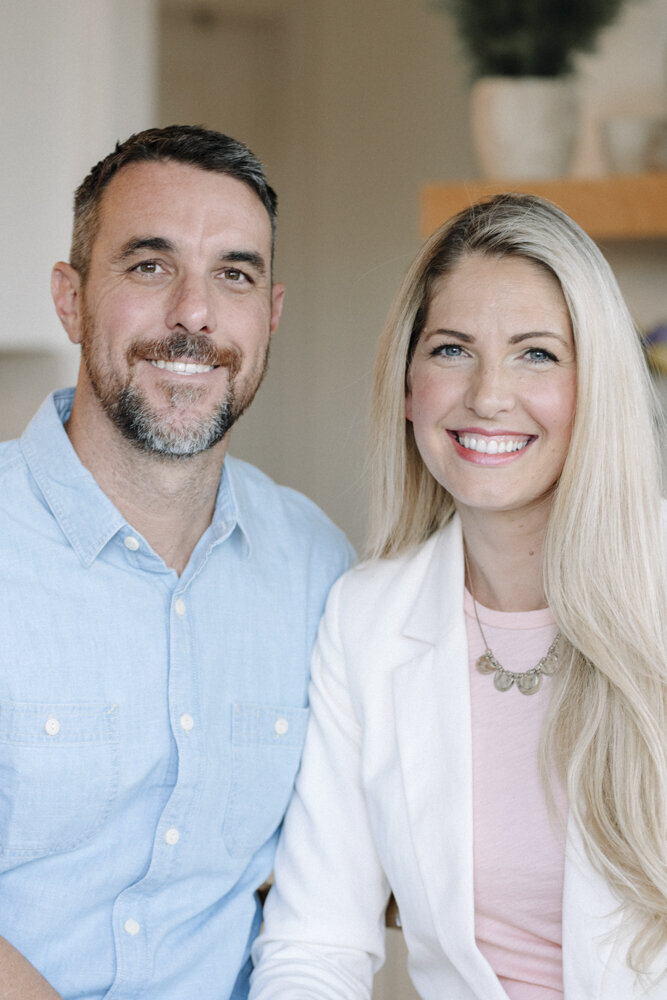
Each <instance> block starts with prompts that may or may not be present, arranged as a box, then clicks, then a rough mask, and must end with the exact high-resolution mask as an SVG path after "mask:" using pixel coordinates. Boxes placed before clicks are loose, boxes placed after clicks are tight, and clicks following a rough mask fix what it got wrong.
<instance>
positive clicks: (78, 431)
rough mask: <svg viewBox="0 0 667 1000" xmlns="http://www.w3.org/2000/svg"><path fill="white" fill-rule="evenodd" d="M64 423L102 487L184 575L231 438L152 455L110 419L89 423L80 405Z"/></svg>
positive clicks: (209, 508)
mask: <svg viewBox="0 0 667 1000" xmlns="http://www.w3.org/2000/svg"><path fill="white" fill-rule="evenodd" d="M65 429H66V431H67V434H68V436H69V438H70V441H71V443H72V446H73V448H74V450H75V451H76V453H77V455H78V457H79V459H80V461H81V462H82V464H83V465H84V466H85V467H86V468H87V469H88V471H89V472H90V473H91V475H92V476H93V478H94V479H95V481H96V483H97V485H98V486H99V487H100V489H101V490H102V491H103V492H104V493H105V494H106V495H107V496H108V497H109V499H110V500H111V502H112V503H113V504H114V506H115V507H116V508H117V510H119V511H120V513H121V514H122V515H123V517H124V518H125V519H126V521H127V522H128V524H131V525H132V527H133V528H134V529H135V530H136V531H137V532H139V533H140V534H141V535H142V536H143V537H144V538H145V539H146V541H147V542H148V543H149V545H150V546H151V548H152V549H153V551H154V552H156V553H157V555H159V556H160V557H161V558H162V559H163V560H164V562H165V563H166V565H167V566H169V567H170V568H172V569H174V570H176V572H177V573H178V574H179V576H180V574H181V573H182V572H183V570H184V569H185V567H186V566H187V564H188V561H189V559H190V556H191V555H192V552H193V550H194V548H195V546H196V545H197V542H198V541H199V539H200V538H201V536H202V535H203V534H204V532H205V531H206V529H207V528H208V526H209V525H210V523H211V520H212V517H213V512H214V510H215V502H216V497H217V493H218V485H219V482H220V474H221V472H222V464H223V461H224V458H225V452H226V448H227V439H226V438H224V439H223V440H222V441H220V442H219V443H218V444H217V445H214V446H213V447H212V448H209V449H208V450H207V451H205V452H202V453H201V454H199V455H193V456H188V457H184V458H168V457H165V456H157V455H151V454H148V453H146V452H144V451H142V450H141V449H140V448H138V447H137V446H135V445H134V444H132V443H131V442H129V441H127V440H125V438H123V437H122V435H121V434H120V432H119V431H117V430H116V428H115V427H113V426H112V425H111V424H109V423H108V422H107V423H106V426H105V425H104V423H102V422H96V426H95V428H94V429H93V428H91V427H90V426H89V423H88V422H86V421H83V420H82V419H80V417H79V414H78V413H77V409H76V406H75V407H74V408H73V410H72V414H71V416H70V419H69V420H68V421H67V423H66V425H65Z"/></svg>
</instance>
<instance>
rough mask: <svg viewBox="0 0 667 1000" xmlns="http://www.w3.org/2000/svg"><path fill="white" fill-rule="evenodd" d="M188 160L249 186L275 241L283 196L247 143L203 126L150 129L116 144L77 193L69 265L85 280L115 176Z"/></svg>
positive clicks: (195, 165)
mask: <svg viewBox="0 0 667 1000" xmlns="http://www.w3.org/2000/svg"><path fill="white" fill-rule="evenodd" d="M172 160H173V161H175V162H177V163H185V164H189V165H190V166H193V167H199V168H200V169H201V170H211V171H213V172H216V173H220V174H227V175H228V176H229V177H234V178H236V180H239V181H241V182H242V183H244V184H247V185H248V187H249V188H251V189H252V190H253V191H254V192H255V194H256V195H257V197H258V198H259V200H260V201H261V202H262V204H263V205H264V207H265V209H266V211H267V213H268V215H269V220H270V222H271V246H272V250H273V245H274V243H275V235H276V219H277V208H278V199H277V197H276V193H275V191H274V190H273V188H272V187H271V186H270V185H269V184H268V183H267V180H266V177H265V176H264V168H263V167H262V164H261V163H260V161H259V160H258V159H257V157H256V156H255V154H254V153H252V152H251V151H250V150H249V149H248V147H247V146H245V145H244V144H243V143H242V142H239V141H238V140H236V139H232V138H230V136H228V135H223V134H222V133H221V132H214V131H212V130H211V129H206V128H203V127H202V126H200V125H169V126H167V127H166V128H149V129H146V130H145V131H144V132H137V133H136V134H135V135H131V136H130V137H129V139H126V140H125V142H119V143H117V144H116V148H115V150H114V151H113V153H109V155H108V156H106V157H105V158H104V159H103V160H100V162H99V163H98V164H97V165H96V166H94V167H93V169H92V170H91V171H90V173H89V174H88V176H87V177H86V179H85V180H84V181H83V182H82V184H80V186H79V187H78V188H77V190H76V193H75V195H74V227H73V231H72V246H71V250H70V263H71V265H72V267H73V268H75V270H77V271H78V272H79V274H80V275H81V278H82V280H83V281H85V280H86V277H87V275H88V269H89V267H90V257H91V253H92V248H93V243H94V242H95V237H96V236H97V232H98V229H99V224H100V203H101V200H102V195H103V193H104V191H105V189H106V187H107V185H108V184H109V182H110V181H111V179H112V178H113V177H114V176H115V175H116V174H117V173H118V171H119V170H121V169H122V168H123V167H125V166H127V165H128V164H130V163H146V162H158V163H159V162H168V161H172Z"/></svg>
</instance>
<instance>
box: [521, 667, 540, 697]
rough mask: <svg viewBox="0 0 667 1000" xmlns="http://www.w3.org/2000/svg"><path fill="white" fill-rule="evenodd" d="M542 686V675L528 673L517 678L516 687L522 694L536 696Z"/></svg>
mask: <svg viewBox="0 0 667 1000" xmlns="http://www.w3.org/2000/svg"><path fill="white" fill-rule="evenodd" d="M541 684H542V674H541V673H532V672H529V673H526V674H521V676H520V677H517V681H516V686H517V687H518V689H519V691H520V692H521V694H535V692H536V691H538V690H539V688H540V685H541Z"/></svg>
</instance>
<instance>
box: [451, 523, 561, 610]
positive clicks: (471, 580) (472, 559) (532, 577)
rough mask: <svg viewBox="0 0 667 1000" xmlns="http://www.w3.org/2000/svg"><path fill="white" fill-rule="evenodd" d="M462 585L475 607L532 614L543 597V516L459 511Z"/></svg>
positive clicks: (542, 604)
mask: <svg viewBox="0 0 667 1000" xmlns="http://www.w3.org/2000/svg"><path fill="white" fill-rule="evenodd" d="M459 515H460V518H461V523H462V526H463V541H464V546H465V557H466V585H467V587H468V589H469V590H470V592H471V593H472V594H473V595H474V597H475V600H476V601H477V602H478V603H479V604H483V605H484V606H485V607H487V608H493V609H495V610H497V611H536V610H538V609H540V608H545V607H546V606H547V602H546V598H545V595H544V574H543V560H542V555H543V545H544V536H545V532H546V523H547V517H548V512H547V513H546V514H545V512H544V511H543V510H542V511H532V512H530V513H529V514H528V515H527V514H526V512H525V511H521V512H518V513H517V514H516V516H513V515H512V513H511V512H510V513H508V512H504V511H503V512H498V513H495V512H487V511H484V512H481V511H470V510H469V509H463V510H459Z"/></svg>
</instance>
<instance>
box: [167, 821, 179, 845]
mask: <svg viewBox="0 0 667 1000" xmlns="http://www.w3.org/2000/svg"><path fill="white" fill-rule="evenodd" d="M164 839H165V840H166V841H167V843H168V844H169V846H170V847H173V846H174V844H177V843H178V842H179V840H180V839H181V835H180V833H179V832H178V830H177V829H176V827H175V826H170V827H169V829H168V830H167V832H166V833H165V835H164Z"/></svg>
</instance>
